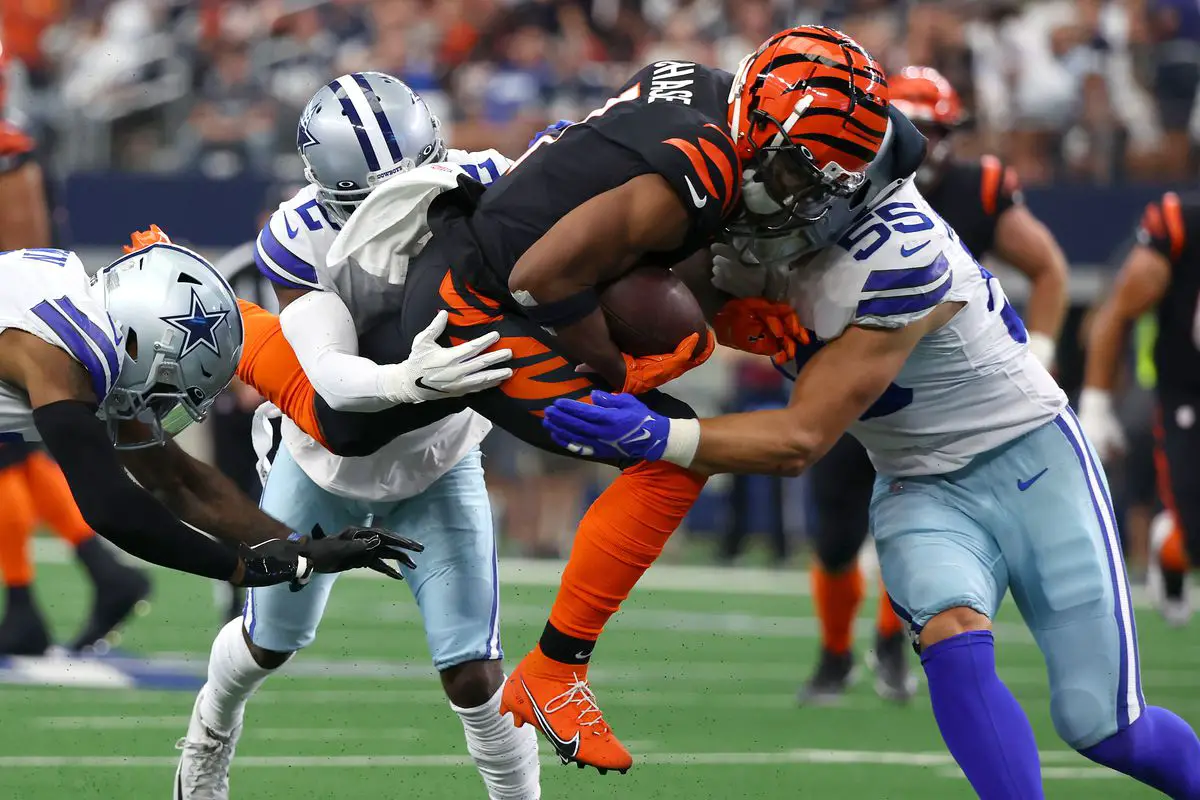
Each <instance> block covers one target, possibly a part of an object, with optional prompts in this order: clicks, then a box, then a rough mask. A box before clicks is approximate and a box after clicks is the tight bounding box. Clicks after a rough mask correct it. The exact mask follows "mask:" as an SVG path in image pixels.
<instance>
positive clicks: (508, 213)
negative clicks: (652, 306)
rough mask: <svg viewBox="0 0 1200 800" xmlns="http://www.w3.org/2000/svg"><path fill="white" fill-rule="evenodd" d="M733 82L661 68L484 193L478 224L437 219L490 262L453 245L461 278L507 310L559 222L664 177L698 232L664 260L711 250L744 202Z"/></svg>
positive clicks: (645, 72) (694, 68)
mask: <svg viewBox="0 0 1200 800" xmlns="http://www.w3.org/2000/svg"><path fill="white" fill-rule="evenodd" d="M732 83H733V76H732V75H730V74H729V73H727V72H724V71H722V70H717V69H712V68H710V67H705V66H702V65H700V64H694V63H691V62H683V61H660V62H658V63H655V64H652V65H650V66H648V67H646V68H644V69H642V70H641V71H640V72H638V73H637V74H636V75H634V76H633V78H632V79H630V81H629V82H628V83H626V84H625V86H624V87H622V89H621V91H620V92H619V93H618V94H617V96H616V97H614V98H613V99H611V100H610V101H609V102H608V103H607V104H605V106H604V107H603V108H600V109H597V110H596V111H593V112H592V113H591V114H589V115H588V116H587V117H586V118H585V119H584V120H582V121H581V122H578V123H576V124H574V125H571V126H569V127H567V128H565V129H564V130H563V131H562V132H561V133H560V134H559V135H558V136H557V137H556V138H553V139H551V138H549V137H545V138H543V139H541V140H539V142H538V144H536V145H535V146H534V147H532V148H531V149H530V150H529V151H528V152H526V153H525V155H524V156H522V157H521V158H520V159H518V160H517V161H516V162H515V163H514V164H513V166H512V167H511V168H510V170H509V171H508V172H507V173H506V174H505V175H504V176H503V177H501V178H500V179H499V180H498V181H496V182H495V183H494V184H492V185H491V186H490V187H489V188H488V190H487V191H486V192H484V193H483V196H482V199H481V200H480V201H479V203H478V205H477V206H476V208H475V209H474V211H473V213H472V214H471V216H470V220H469V224H467V225H466V226H458V230H457V231H455V230H447V229H446V227H445V226H444V225H443V223H444V222H445V221H446V220H445V217H443V218H442V219H441V220H439V219H438V218H437V215H436V214H434V213H431V215H430V227H431V229H432V230H433V231H434V235H435V236H445V237H453V236H458V237H462V236H466V237H469V238H470V239H471V240H473V244H474V245H475V247H476V248H477V250H478V254H479V255H480V256H482V258H470V257H469V254H467V253H464V252H463V248H462V247H458V246H452V247H453V251H454V252H455V254H456V256H457V258H456V260H457V261H458V262H459V263H457V264H456V265H455V269H456V271H457V272H458V273H459V274H461V275H462V276H463V277H464V278H465V279H466V280H468V281H469V282H470V283H472V284H473V285H474V286H475V287H476V288H479V289H481V290H483V291H484V292H485V293H486V294H489V295H491V296H493V297H495V298H496V299H500V300H502V301H504V302H507V300H508V289H507V287H508V276H509V273H510V272H511V271H512V268H513V266H514V265H515V264H516V262H517V259H518V258H520V256H521V254H522V253H524V252H525V251H526V250H527V249H529V247H530V246H531V245H533V243H534V242H536V241H537V240H538V239H540V238H541V237H542V236H543V235H544V234H545V233H546V232H547V231H549V230H550V228H551V227H553V226H554V225H555V223H557V222H558V221H559V220H560V219H562V218H563V217H564V216H566V215H567V214H568V213H570V212H571V211H572V210H573V209H575V208H577V207H579V206H581V205H583V204H584V203H586V202H587V201H588V200H591V199H592V198H593V197H596V196H598V195H600V194H603V193H604V192H606V191H608V190H610V189H614V188H616V187H618V186H620V185H622V184H624V183H625V182H627V181H629V180H630V179H632V178H635V177H637V176H639V175H645V174H658V175H662V176H663V177H664V178H665V179H666V180H667V182H668V183H669V184H670V185H671V187H672V188H673V189H674V190H675V192H676V193H677V194H678V195H679V200H680V202H681V203H682V204H683V206H684V208H686V209H687V211H688V214H689V216H690V218H691V225H690V227H689V230H688V234H687V237H686V239H685V241H684V243H683V245H682V246H681V247H680V248H678V249H677V250H675V251H673V252H670V253H662V254H656V260H661V261H662V263H665V264H672V263H675V262H678V261H681V260H683V259H684V258H686V257H687V256H689V255H691V254H692V253H694V252H695V251H696V250H698V249H699V248H701V247H704V246H706V245H708V244H709V243H710V242H711V241H712V240H713V239H714V238H715V237H716V236H717V234H718V233H719V232H720V231H721V229H722V227H723V223H724V221H725V220H726V219H727V218H728V217H729V216H730V215H731V214H732V213H733V211H734V209H735V206H736V205H737V204H738V198H739V193H740V188H741V174H742V170H741V166H740V163H739V161H738V156H737V153H736V151H735V150H734V146H733V141H732V140H731V139H730V136H729V132H728V130H729V128H728V121H727V109H728V105H727V99H728V96H729V90H730V87H731V85H732ZM451 216H452V215H451ZM464 227H465V228H466V230H464V229H463V228H464ZM443 244H445V240H444V239H443ZM470 262H476V263H475V264H474V265H473V266H472V265H471V263H470ZM452 263H453V262H452Z"/></svg>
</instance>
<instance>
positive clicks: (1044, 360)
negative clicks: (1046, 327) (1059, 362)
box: [1026, 331, 1056, 370]
mask: <svg viewBox="0 0 1200 800" xmlns="http://www.w3.org/2000/svg"><path fill="white" fill-rule="evenodd" d="M1026 346H1027V347H1028V348H1029V352H1030V354H1031V355H1033V357H1034V358H1036V359H1037V360H1038V363H1039V364H1041V365H1042V366H1043V367H1045V368H1046V369H1047V370H1050V369H1053V368H1054V353H1055V350H1056V347H1055V345H1054V340H1053V339H1051V338H1050V337H1049V336H1047V335H1046V334H1044V333H1038V332H1037V331H1030V332H1029V340H1028V342H1027V343H1026Z"/></svg>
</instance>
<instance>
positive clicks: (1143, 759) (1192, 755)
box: [1079, 706, 1200, 800]
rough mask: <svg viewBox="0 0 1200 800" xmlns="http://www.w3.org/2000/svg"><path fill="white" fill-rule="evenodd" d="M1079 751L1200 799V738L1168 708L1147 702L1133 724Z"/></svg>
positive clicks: (1175, 793)
mask: <svg viewBox="0 0 1200 800" xmlns="http://www.w3.org/2000/svg"><path fill="white" fill-rule="evenodd" d="M1079 752H1081V753H1083V754H1084V755H1085V756H1087V757H1088V758H1090V759H1091V760H1092V761H1095V762H1096V763H1097V764H1103V765H1104V766H1106V767H1109V768H1110V769H1115V770H1116V771H1117V772H1124V773H1125V774H1126V775H1128V776H1129V777H1131V778H1136V779H1137V780H1139V781H1141V782H1142V783H1144V784H1146V785H1147V786H1153V787H1154V788H1155V789H1158V790H1159V791H1160V792H1162V793H1163V794H1165V795H1167V796H1169V797H1172V798H1174V800H1200V739H1197V738H1196V733H1195V731H1193V730H1192V729H1191V728H1190V727H1189V726H1188V724H1187V723H1186V722H1184V721H1183V720H1182V719H1180V718H1179V717H1177V716H1175V715H1174V714H1172V713H1171V712H1170V711H1167V710H1166V709H1165V708H1159V707H1157V706H1147V707H1146V710H1145V711H1143V712H1142V716H1141V717H1139V718H1138V720H1137V721H1136V722H1134V723H1133V724H1132V725H1130V726H1129V727H1127V728H1125V729H1124V730H1122V731H1117V732H1116V733H1114V734H1113V735H1112V736H1110V737H1108V738H1107V739H1105V740H1104V741H1103V742H1100V744H1097V745H1092V746H1091V747H1089V748H1088V749H1086V750H1080V751H1079Z"/></svg>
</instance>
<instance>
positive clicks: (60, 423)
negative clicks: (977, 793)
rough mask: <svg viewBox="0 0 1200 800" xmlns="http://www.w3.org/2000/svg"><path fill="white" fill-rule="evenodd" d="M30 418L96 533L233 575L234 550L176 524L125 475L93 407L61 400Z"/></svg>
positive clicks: (191, 566)
mask: <svg viewBox="0 0 1200 800" xmlns="http://www.w3.org/2000/svg"><path fill="white" fill-rule="evenodd" d="M33 421H34V424H35V425H37V429H38V433H40V434H41V436H42V441H43V442H44V443H45V444H46V448H47V449H48V450H49V451H50V455H52V456H53V457H54V460H55V461H57V462H58V465H59V466H60V467H61V468H62V471H63V474H64V475H65V476H66V478H67V483H68V484H69V485H70V487H71V494H72V495H74V497H75V502H76V503H77V504H78V505H79V511H80V513H81V514H82V515H83V518H84V520H86V521H87V524H88V525H89V526H91V528H92V529H93V530H95V531H96V533H98V534H100V535H101V536H103V537H104V538H105V539H108V540H109V541H110V542H112V543H113V544H115V545H116V546H117V547H120V548H121V549H122V550H124V551H125V552H127V553H130V554H132V555H135V556H137V557H139V558H142V559H145V560H146V561H149V562H151V563H153V564H158V565H160V566H164V567H169V568H171V569H174V570H179V571H180V572H189V573H191V574H193V575H201V576H203V577H205V578H215V579H217V580H222V581H225V580H229V578H230V577H231V576H232V575H233V573H234V570H235V569H236V568H237V563H238V557H237V553H236V552H235V551H234V550H231V549H230V548H228V547H226V546H225V545H223V544H221V543H220V542H217V541H215V540H213V539H210V538H208V537H207V536H205V535H204V534H202V533H200V532H198V531H196V530H194V529H192V528H190V527H188V526H187V525H185V524H184V523H183V522H180V521H179V519H178V518H177V517H176V516H175V515H174V514H172V513H171V512H170V511H168V510H167V508H166V507H165V506H164V505H163V504H162V503H160V502H158V500H156V499H154V497H153V496H152V495H151V494H150V493H149V492H147V491H146V490H144V489H142V488H141V487H140V486H138V485H137V484H136V483H134V482H133V480H131V479H130V477H129V476H128V475H127V474H126V472H125V468H124V467H123V466H121V462H120V461H118V460H117V454H116V451H115V450H114V449H113V446H112V443H111V442H110V441H109V438H108V432H107V431H106V430H105V428H104V424H103V423H102V422H101V421H100V420H99V419H97V418H96V413H95V409H94V407H93V406H90V405H88V404H87V403H83V402H79V401H76V400H60V401H59V402H57V403H50V404H48V405H44V406H41V407H40V408H36V409H34V411H33Z"/></svg>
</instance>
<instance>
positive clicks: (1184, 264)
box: [1137, 192, 1200, 390]
mask: <svg viewBox="0 0 1200 800" xmlns="http://www.w3.org/2000/svg"><path fill="white" fill-rule="evenodd" d="M1137 241H1138V244H1141V245H1145V246H1146V247H1150V248H1152V249H1154V250H1156V251H1158V252H1159V253H1161V254H1162V255H1163V257H1164V258H1166V259H1167V261H1168V262H1169V263H1170V265H1171V284H1170V287H1169V288H1168V289H1167V293H1166V296H1165V297H1163V299H1162V301H1161V302H1160V303H1159V304H1158V310H1157V315H1158V338H1157V340H1156V341H1155V343H1154V364H1155V367H1156V368H1157V372H1158V385H1159V386H1160V387H1163V388H1177V389H1188V390H1197V389H1200V194H1184V195H1178V194H1176V193H1175V192H1167V193H1166V194H1164V195H1163V196H1162V197H1161V198H1159V199H1158V200H1156V201H1154V202H1153V203H1151V204H1150V205H1148V206H1146V211H1145V212H1144V213H1143V214H1142V220H1141V223H1140V224H1139V225H1138V229H1137Z"/></svg>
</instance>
